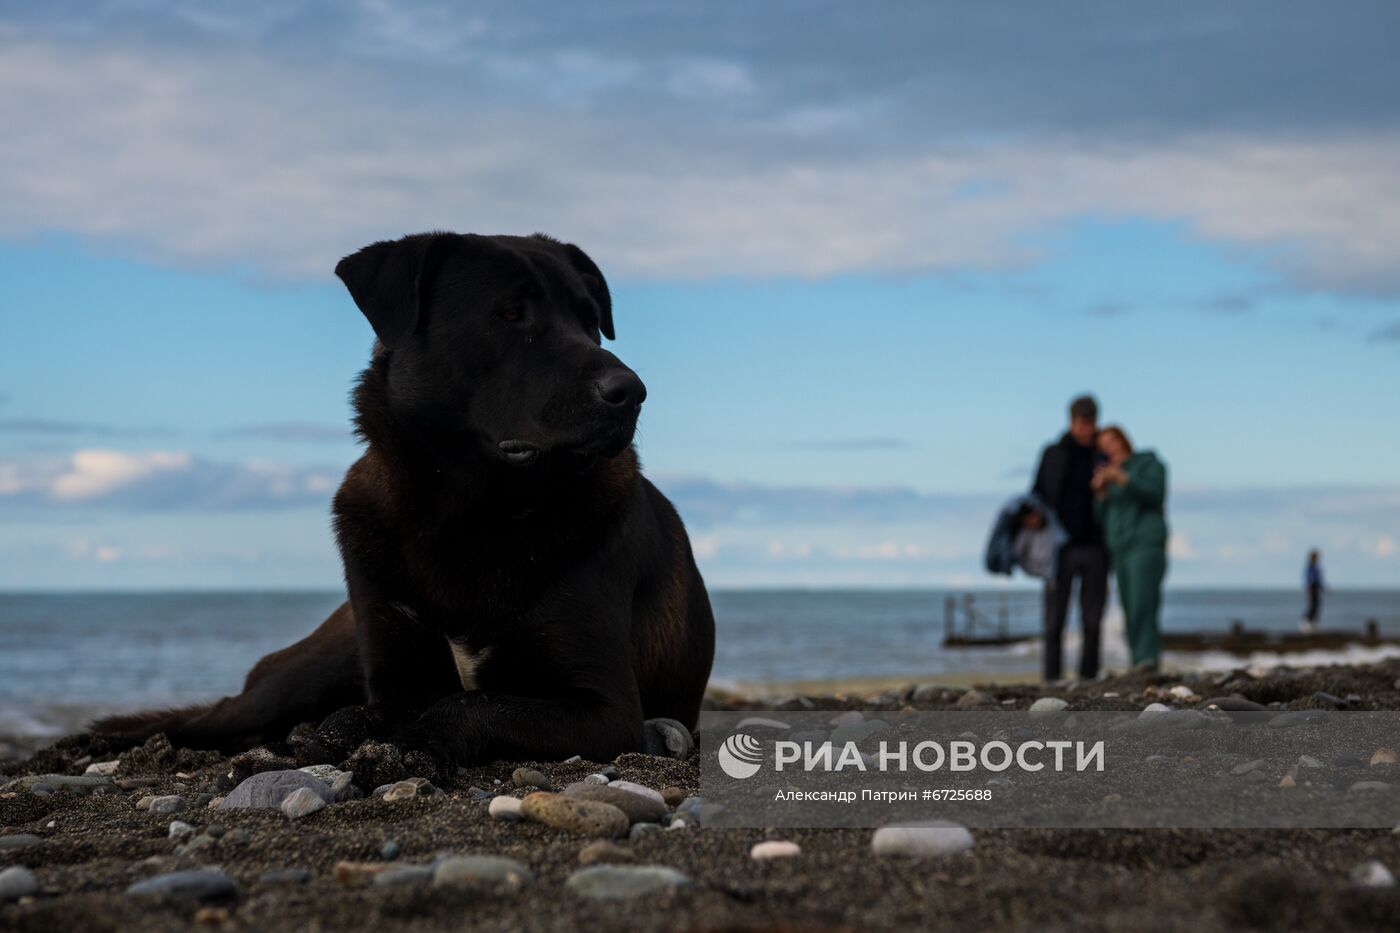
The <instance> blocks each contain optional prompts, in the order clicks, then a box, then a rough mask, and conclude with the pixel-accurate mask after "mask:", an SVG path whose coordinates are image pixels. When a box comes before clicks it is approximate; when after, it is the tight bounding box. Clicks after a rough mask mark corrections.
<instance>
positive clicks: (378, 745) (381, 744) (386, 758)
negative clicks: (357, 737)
mask: <svg viewBox="0 0 1400 933" xmlns="http://www.w3.org/2000/svg"><path fill="white" fill-rule="evenodd" d="M340 767H341V769H342V770H345V771H353V772H354V773H355V783H356V784H358V785H360V786H361V787H367V788H373V787H381V786H383V785H385V784H393V783H395V782H397V781H402V780H404V779H406V778H408V777H411V775H410V774H409V773H408V768H407V767H405V765H404V760H403V751H402V750H401V749H400V748H399V747H398V746H397V745H395V744H393V743H392V742H385V741H382V740H380V739H370V740H369V741H367V742H364V743H363V744H361V745H360V747H359V748H357V749H355V753H354V754H353V755H351V756H350V757H349V758H347V759H345V761H344V762H342V763H341V765H340Z"/></svg>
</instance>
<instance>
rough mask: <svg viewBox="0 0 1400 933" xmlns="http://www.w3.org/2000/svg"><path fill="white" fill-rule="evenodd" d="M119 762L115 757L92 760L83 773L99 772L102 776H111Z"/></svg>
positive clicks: (115, 771)
mask: <svg viewBox="0 0 1400 933" xmlns="http://www.w3.org/2000/svg"><path fill="white" fill-rule="evenodd" d="M119 764H121V762H120V761H117V760H116V759H115V758H114V759H112V760H111V761H94V762H93V763H92V764H90V765H88V766H87V770H86V771H84V772H83V773H84V774H101V775H103V776H104V777H111V776H112V775H114V774H116V773H117V765H119Z"/></svg>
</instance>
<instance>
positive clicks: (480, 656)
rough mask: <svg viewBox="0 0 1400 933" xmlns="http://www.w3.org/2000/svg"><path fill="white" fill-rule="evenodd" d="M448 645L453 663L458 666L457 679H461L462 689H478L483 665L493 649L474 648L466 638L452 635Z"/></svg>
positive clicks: (468, 690)
mask: <svg viewBox="0 0 1400 933" xmlns="http://www.w3.org/2000/svg"><path fill="white" fill-rule="evenodd" d="M447 646H448V648H450V649H451V651H452V664H453V665H454V666H455V667H456V668H457V679H458V680H459V681H461V683H462V689H463V690H464V691H467V692H470V691H472V690H476V689H477V688H478V687H479V685H480V682H479V677H480V674H481V668H482V665H484V664H485V663H486V659H487V658H489V657H490V656H491V649H490V648H481V649H479V650H473V649H472V647H471V645H470V644H469V643H468V642H467V640H466V639H464V638H452V637H451V636H449V637H448V639H447Z"/></svg>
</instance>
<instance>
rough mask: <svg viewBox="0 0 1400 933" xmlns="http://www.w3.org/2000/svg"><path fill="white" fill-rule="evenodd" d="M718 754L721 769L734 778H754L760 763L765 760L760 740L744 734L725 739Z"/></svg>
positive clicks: (737, 733)
mask: <svg viewBox="0 0 1400 933" xmlns="http://www.w3.org/2000/svg"><path fill="white" fill-rule="evenodd" d="M716 754H717V756H718V758H719V766H720V768H721V769H722V770H723V771H724V773H725V774H727V775H729V776H730V777H732V778H749V777H753V776H754V775H755V774H757V773H758V768H759V762H761V761H762V760H763V750H762V748H761V747H760V746H759V744H758V739H756V738H754V737H753V736H751V735H746V734H744V733H742V732H736V733H734V734H733V735H731V736H730V737H729V738H727V739H725V740H724V744H723V745H721V746H720V747H719V751H718V752H717V753H716Z"/></svg>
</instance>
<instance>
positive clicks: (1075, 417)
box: [1033, 395, 1108, 680]
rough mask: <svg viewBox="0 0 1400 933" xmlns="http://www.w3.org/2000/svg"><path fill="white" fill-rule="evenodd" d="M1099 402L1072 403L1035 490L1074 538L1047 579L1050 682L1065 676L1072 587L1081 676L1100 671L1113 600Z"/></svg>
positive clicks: (1047, 451) (1046, 656)
mask: <svg viewBox="0 0 1400 933" xmlns="http://www.w3.org/2000/svg"><path fill="white" fill-rule="evenodd" d="M1098 430H1099V405H1098V402H1096V401H1094V397H1093V396H1092V395H1081V396H1080V397H1079V398H1077V399H1075V400H1074V401H1073V402H1071V403H1070V406H1069V430H1068V431H1066V432H1065V434H1064V436H1063V437H1061V438H1060V439H1059V440H1058V441H1056V442H1055V443H1053V444H1051V445H1050V446H1048V447H1046V448H1045V450H1044V451H1043V452H1042V453H1041V455H1040V466H1039V468H1038V469H1037V470H1036V472H1035V486H1034V487H1033V489H1034V492H1035V494H1036V495H1037V496H1039V497H1040V499H1041V501H1043V502H1044V503H1045V504H1046V505H1047V506H1049V507H1050V509H1051V511H1053V512H1054V513H1055V516H1056V517H1057V518H1058V519H1059V521H1060V524H1061V525H1062V526H1063V527H1064V530H1065V533H1066V534H1067V535H1068V537H1069V540H1068V541H1067V542H1066V543H1065V544H1064V545H1063V546H1062V547H1061V548H1060V553H1059V554H1058V560H1057V561H1056V569H1055V577H1054V579H1052V580H1047V581H1046V583H1045V652H1044V671H1045V679H1046V680H1059V679H1060V666H1061V664H1062V663H1063V661H1064V658H1063V654H1064V648H1063V645H1064V634H1065V617H1066V616H1067V615H1068V614H1069V597H1070V591H1071V590H1072V589H1073V588H1074V581H1075V580H1076V579H1077V580H1078V581H1079V617H1080V622H1081V624H1082V626H1083V629H1084V645H1083V648H1082V650H1081V651H1080V654H1079V676H1080V677H1082V678H1084V679H1085V680H1092V679H1093V678H1095V677H1097V676H1098V673H1099V630H1100V624H1101V623H1102V622H1103V609H1104V603H1105V602H1106V601H1107V600H1108V552H1107V551H1106V550H1105V549H1104V544H1103V530H1102V529H1101V528H1100V527H1099V520H1098V517H1097V516H1096V515H1095V514H1094V491H1093V489H1092V487H1091V484H1092V483H1093V480H1094V468H1095V466H1096V465H1097V464H1098V463H1099V460H1100V454H1099V451H1098V448H1097V446H1096V442H1097V440H1098Z"/></svg>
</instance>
